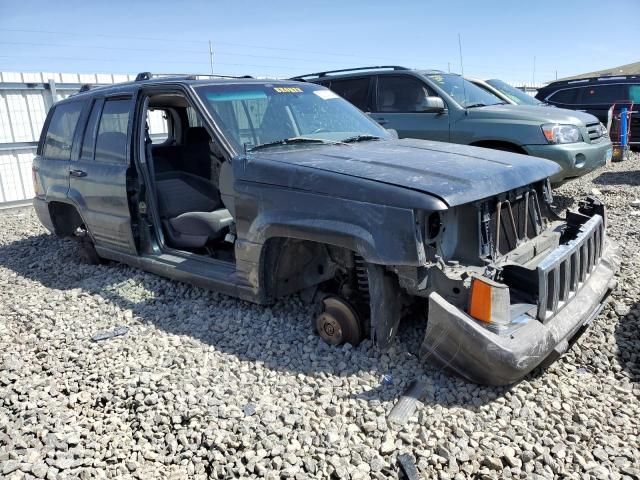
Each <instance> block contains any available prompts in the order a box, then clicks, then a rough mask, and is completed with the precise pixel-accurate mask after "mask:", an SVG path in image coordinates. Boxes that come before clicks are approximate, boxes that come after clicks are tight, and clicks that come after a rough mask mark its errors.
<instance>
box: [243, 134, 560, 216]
mask: <svg viewBox="0 0 640 480" xmlns="http://www.w3.org/2000/svg"><path fill="white" fill-rule="evenodd" d="M247 160H248V163H249V164H250V163H251V162H256V163H258V164H259V163H261V161H269V162H280V163H286V164H290V165H292V166H295V167H296V168H299V169H300V171H298V172H297V175H298V176H303V175H305V173H306V172H305V170H306V169H315V170H323V171H328V172H334V173H338V174H341V175H348V176H351V177H357V178H362V179H366V180H372V181H376V182H382V183H386V184H389V185H395V186H399V187H404V188H408V189H411V190H414V191H418V192H422V193H426V194H429V195H432V196H435V197H438V198H440V199H441V200H443V201H444V202H446V203H447V205H449V206H456V205H462V204H465V203H469V202H473V201H475V200H480V199H483V198H487V197H490V196H493V195H496V194H498V193H502V192H506V191H508V190H512V189H514V188H517V187H520V186H523V185H528V184H531V183H534V182H537V181H539V180H542V179H544V178H547V177H550V176H552V175H554V174H555V173H557V172H558V171H559V170H560V167H559V166H558V165H557V164H556V163H553V162H551V161H549V160H544V159H541V158H537V157H530V156H527V155H519V154H517V153H510V152H502V151H498V150H491V149H487V148H478V147H469V146H466V145H456V144H451V143H442V142H432V141H426V140H414V139H402V140H380V141H368V142H361V143H354V144H348V145H322V146H304V147H302V146H295V147H274V148H273V149H271V150H261V151H258V152H255V153H251V154H249V156H248V157H247ZM252 171H253V173H252ZM260 171H261V169H260V168H255V169H252V168H250V167H248V168H247V169H246V171H245V175H247V177H245V178H246V179H247V180H253V181H257V182H264V181H265V180H266V179H264V178H259V177H260ZM310 173H312V172H310ZM253 176H256V178H251V177H253ZM285 177H286V176H282V177H281V178H274V179H271V178H270V179H269V183H278V182H283V185H286V186H288V187H297V188H302V187H301V186H298V185H292V183H291V178H290V177H289V178H285ZM298 182H299V183H300V184H303V183H304V182H303V180H302V179H299V180H298ZM315 189H316V190H320V191H321V190H322V185H316V186H315ZM372 200H382V199H372Z"/></svg>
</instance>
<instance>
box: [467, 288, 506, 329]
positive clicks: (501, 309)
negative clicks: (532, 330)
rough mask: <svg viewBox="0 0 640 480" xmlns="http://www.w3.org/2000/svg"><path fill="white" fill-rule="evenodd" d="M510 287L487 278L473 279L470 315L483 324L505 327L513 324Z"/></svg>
mask: <svg viewBox="0 0 640 480" xmlns="http://www.w3.org/2000/svg"><path fill="white" fill-rule="evenodd" d="M509 306H510V298H509V287H507V286H506V285H503V284H501V283H498V282H494V281H493V280H490V279H488V278H485V277H473V278H472V280H471V295H470V297H469V315H471V316H472V317H473V318H475V319H476V320H480V321H481V322H485V323H489V324H493V325H497V326H505V325H508V324H509V323H510V322H511V315H510V313H509Z"/></svg>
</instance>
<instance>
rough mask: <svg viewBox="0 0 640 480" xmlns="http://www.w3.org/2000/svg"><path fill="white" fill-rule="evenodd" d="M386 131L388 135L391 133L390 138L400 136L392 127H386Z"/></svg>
mask: <svg viewBox="0 0 640 480" xmlns="http://www.w3.org/2000/svg"><path fill="white" fill-rule="evenodd" d="M386 130H387V132H389V135H391V138H393V139H394V140H398V139H399V138H400V137H399V136H398V131H397V130H396V129H394V128H387V129H386Z"/></svg>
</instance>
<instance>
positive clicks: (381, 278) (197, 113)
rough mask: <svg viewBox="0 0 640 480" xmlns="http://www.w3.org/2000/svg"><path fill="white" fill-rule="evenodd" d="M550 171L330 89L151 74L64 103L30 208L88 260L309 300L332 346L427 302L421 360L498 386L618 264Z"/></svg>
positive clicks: (44, 149) (589, 211)
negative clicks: (396, 121) (558, 206)
mask: <svg viewBox="0 0 640 480" xmlns="http://www.w3.org/2000/svg"><path fill="white" fill-rule="evenodd" d="M155 120H158V121H163V122H164V128H163V129H161V130H163V131H164V133H162V132H159V131H158V130H157V129H156V128H155V126H156V123H157V122H156V121H155ZM161 133H162V134H161ZM557 171H558V166H557V165H556V164H554V163H553V162H549V161H547V160H541V159H536V158H532V157H527V156H523V155H517V154H514V153H509V152H499V151H496V150H489V149H486V148H475V147H469V146H466V145H454V144H450V143H438V142H427V141H424V140H409V139H403V140H398V139H394V138H392V136H391V135H390V134H389V132H387V131H386V130H384V129H383V128H382V127H380V126H379V125H378V124H377V123H376V122H374V121H373V120H371V119H370V118H369V117H367V116H366V115H364V114H363V113H362V112H360V111H359V110H358V109H357V108H355V107H354V106H353V105H351V104H350V103H349V102H347V101H345V100H343V99H342V98H340V97H339V96H338V95H336V94H335V93H334V92H332V91H330V90H328V89H326V88H324V87H322V86H319V85H314V84H309V83H300V82H293V81H264V80H255V79H250V78H227V79H221V78H208V79H206V78H205V79H198V78H195V77H163V78H154V77H153V76H151V75H150V74H141V75H139V76H138V80H137V81H135V82H130V83H125V84H121V85H113V86H109V87H102V88H100V87H97V88H91V89H88V90H86V91H84V92H82V93H79V94H77V95H74V96H71V97H69V98H67V99H65V100H62V101H60V102H58V103H57V104H55V105H54V106H53V107H52V109H51V111H50V112H49V115H48V117H47V120H46V123H45V126H44V129H43V132H42V136H41V139H40V144H39V146H38V154H37V156H36V158H35V159H34V162H33V173H34V175H33V177H34V189H35V192H36V197H35V199H34V207H35V210H36V212H37V214H38V217H39V219H40V221H41V222H42V223H43V225H45V226H46V227H47V228H48V229H49V230H50V231H52V232H54V233H55V234H57V235H61V236H68V237H73V238H75V239H77V240H78V241H79V242H80V246H81V252H84V256H85V258H86V259H88V260H90V261H93V262H99V261H101V260H103V259H110V260H116V261H120V262H124V263H127V264H129V265H132V266H136V267H139V268H142V269H145V270H148V271H150V272H154V273H157V274H159V275H164V276H167V277H170V278H173V279H176V280H181V281H186V282H190V283H193V284H195V285H200V286H203V287H207V288H211V289H213V290H216V291H219V292H223V293H225V294H228V295H233V296H236V297H240V298H242V299H245V300H248V301H252V302H255V303H259V304H269V303H273V302H275V301H276V299H278V298H279V297H283V296H285V295H289V294H293V293H300V294H301V296H302V298H303V299H306V300H307V301H312V302H316V303H317V306H318V313H317V316H315V318H314V320H313V324H314V326H315V328H316V330H317V332H318V334H319V335H320V336H321V337H322V338H323V339H324V340H326V341H327V342H329V343H332V344H339V343H343V342H350V343H353V344H357V343H358V342H360V341H361V340H362V339H363V338H365V337H367V336H370V337H371V339H372V340H373V342H374V343H375V344H376V345H377V346H379V347H380V348H384V347H386V346H388V345H389V343H390V342H391V340H392V339H393V337H394V335H395V334H396V332H397V331H398V327H399V322H400V320H401V318H402V316H403V314H405V313H407V312H409V311H414V312H415V311H418V312H422V313H424V314H425V315H426V314H427V312H428V320H427V322H426V326H425V328H426V330H425V336H424V340H423V344H422V347H423V348H422V350H423V356H424V358H425V359H429V360H433V361H436V362H439V363H442V364H445V365H447V366H449V367H450V368H452V369H454V370H455V371H457V372H459V373H460V374H462V375H464V376H466V377H467V378H469V379H471V380H474V381H477V382H484V383H499V384H504V383H510V382H513V381H516V380H518V379H519V378H521V377H523V376H524V375H525V374H526V373H527V372H529V371H530V370H531V369H533V368H535V367H536V366H538V365H540V364H542V363H543V362H545V363H548V362H549V361H551V360H553V359H555V358H556V357H557V356H558V355H560V354H561V353H562V352H564V351H565V350H566V349H567V348H569V345H570V344H571V342H572V340H573V339H575V338H576V337H577V336H578V335H580V334H581V333H582V332H583V331H584V328H585V325H586V324H588V323H589V322H590V321H591V320H592V319H593V318H594V316H595V315H596V314H597V313H598V311H599V308H600V306H601V304H602V301H603V299H604V297H606V295H607V293H608V291H609V281H610V280H611V278H612V276H613V274H614V271H615V269H616V268H617V260H616V255H615V247H614V245H612V244H611V243H610V242H609V241H608V240H607V238H606V235H605V217H606V214H605V208H604V206H603V205H602V204H601V203H600V202H598V201H597V200H595V199H588V200H587V201H585V202H583V203H581V205H580V207H579V209H578V211H575V212H570V213H569V214H568V215H567V217H566V218H564V219H562V218H558V217H557V216H556V215H555V214H554V213H553V210H552V205H551V204H552V196H551V188H550V186H549V182H548V177H549V176H551V175H554V174H555V173H556V172H557Z"/></svg>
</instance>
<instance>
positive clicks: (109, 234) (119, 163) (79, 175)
mask: <svg viewBox="0 0 640 480" xmlns="http://www.w3.org/2000/svg"><path fill="white" fill-rule="evenodd" d="M133 106H134V105H133V99H132V97H131V96H122V95H119V96H114V97H106V98H95V99H94V100H93V104H92V105H91V111H90V113H89V117H88V120H87V122H86V124H85V125H84V131H83V132H82V137H81V143H80V148H79V149H78V152H77V155H76V157H75V158H72V160H71V163H70V168H69V179H70V180H69V197H70V198H71V199H72V200H73V201H74V202H75V203H76V205H77V206H78V209H79V211H80V214H81V216H82V218H83V219H84V222H85V224H86V227H87V229H88V230H89V233H90V234H91V236H92V237H93V240H94V241H95V244H96V246H98V247H107V248H111V249H115V250H119V251H122V252H125V253H131V254H135V253H136V251H137V250H136V244H135V241H134V237H133V233H132V228H131V214H130V210H129V198H128V197H129V195H128V192H127V174H128V172H129V169H130V168H131V161H130V159H131V154H130V149H131V148H132V146H131V132H132V131H133V129H132V118H131V117H132V115H131V112H132V109H133Z"/></svg>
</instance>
